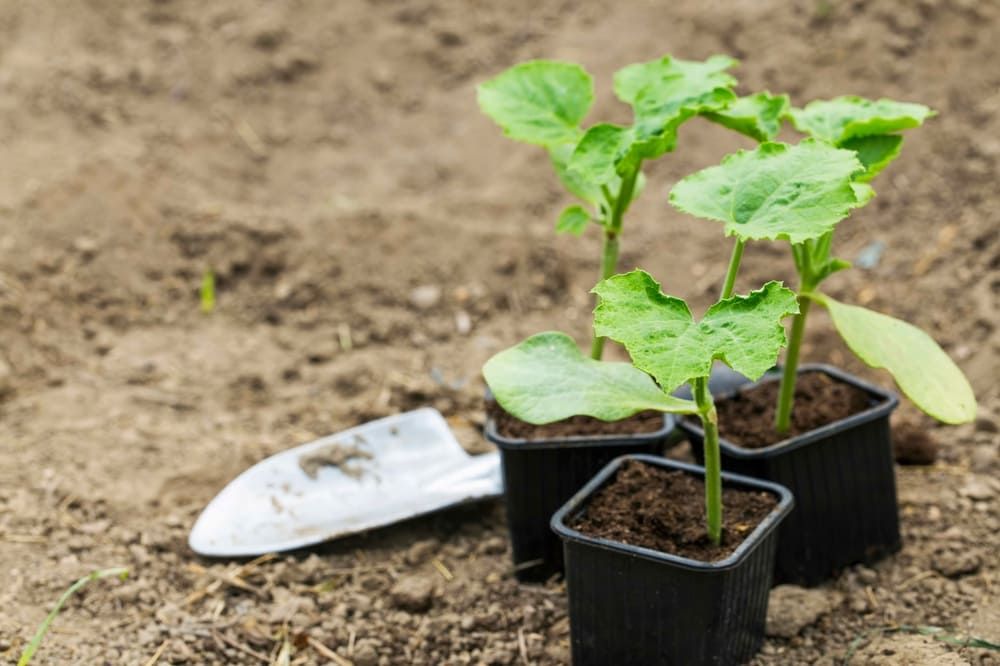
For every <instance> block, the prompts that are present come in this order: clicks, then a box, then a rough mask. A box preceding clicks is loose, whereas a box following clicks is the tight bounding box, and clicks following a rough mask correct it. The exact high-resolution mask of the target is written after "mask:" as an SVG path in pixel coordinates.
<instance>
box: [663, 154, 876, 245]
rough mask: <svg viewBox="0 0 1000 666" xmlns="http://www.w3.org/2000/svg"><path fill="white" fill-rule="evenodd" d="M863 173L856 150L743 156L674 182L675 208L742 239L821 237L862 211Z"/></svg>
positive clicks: (797, 240) (802, 238)
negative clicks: (856, 182)
mask: <svg viewBox="0 0 1000 666" xmlns="http://www.w3.org/2000/svg"><path fill="white" fill-rule="evenodd" d="M862 169H863V167H862V166H861V163H860V162H859V161H858V158H857V157H856V156H855V154H854V152H852V151H850V150H840V149H837V148H834V147H833V146H831V145H830V144H827V143H823V142H821V141H814V140H812V139H806V140H805V141H803V142H802V143H800V144H798V145H797V146H789V145H787V144H784V143H763V144H761V145H760V146H759V147H758V148H757V149H756V150H752V151H746V150H741V151H739V152H738V153H734V154H732V155H729V156H728V157H726V158H725V159H724V160H723V161H722V164H721V165H719V166H714V167H709V168H708V169H704V170H702V171H699V172H697V173H695V174H692V175H690V176H688V177H687V178H685V179H683V180H681V181H680V182H679V183H677V184H676V185H675V186H674V188H673V191H671V193H670V203H672V204H673V205H674V206H675V207H676V208H677V209H679V210H682V211H684V212H686V213H690V214H691V215H695V216H697V217H702V218H706V219H709V220H718V221H720V222H724V223H725V229H726V235H727V236H731V235H736V236H739V237H740V238H741V239H743V240H750V239H756V240H774V239H779V238H781V239H785V240H788V241H790V242H792V243H801V242H803V241H805V240H808V239H811V238H818V237H819V236H822V235H823V234H825V233H826V232H828V231H830V230H832V229H833V228H834V226H835V225H836V224H837V222H839V221H840V220H842V219H844V218H845V217H847V215H848V214H849V213H850V211H851V209H852V208H857V207H859V206H861V205H863V203H864V202H863V201H860V200H859V194H860V193H861V192H860V190H856V189H855V187H853V183H852V182H851V178H852V177H853V176H854V175H855V174H856V173H858V172H860V171H861V170H862Z"/></svg>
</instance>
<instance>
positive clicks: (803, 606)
mask: <svg viewBox="0 0 1000 666" xmlns="http://www.w3.org/2000/svg"><path fill="white" fill-rule="evenodd" d="M842 600H843V598H842V597H841V595H840V594H839V593H837V592H832V591H830V590H822V589H815V590H807V589H805V588H802V587H797V586H795V585H779V586H778V587H776V588H774V589H773V590H771V597H770V601H769V603H768V609H767V629H766V633H767V635H768V636H777V637H781V638H792V637H793V636H797V635H798V633H799V632H800V631H802V630H803V629H805V628H806V627H808V626H809V625H811V624H813V623H814V622H816V620H818V619H819V618H820V617H822V616H823V615H826V614H827V613H829V612H830V611H831V610H832V609H833V608H835V607H836V606H838V605H840V602H841V601H842Z"/></svg>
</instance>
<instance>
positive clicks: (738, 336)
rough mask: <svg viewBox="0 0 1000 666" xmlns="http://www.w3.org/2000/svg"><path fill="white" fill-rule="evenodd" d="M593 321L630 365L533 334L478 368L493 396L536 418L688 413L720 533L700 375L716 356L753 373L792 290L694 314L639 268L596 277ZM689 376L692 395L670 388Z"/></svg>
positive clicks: (766, 362)
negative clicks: (698, 425) (700, 439)
mask: <svg viewBox="0 0 1000 666" xmlns="http://www.w3.org/2000/svg"><path fill="white" fill-rule="evenodd" d="M593 292H594V293H595V294H597V295H598V296H599V297H600V301H599V305H598V306H597V309H596V310H595V311H594V328H595V331H596V332H597V334H598V335H602V336H606V337H608V338H611V339H612V340H614V341H616V342H618V343H620V344H622V345H624V347H625V349H626V350H627V351H628V353H629V355H630V356H631V357H632V364H628V363H613V362H602V361H596V360H593V359H590V358H587V357H585V356H584V355H583V354H582V353H581V352H580V350H579V349H578V348H577V346H576V343H575V342H574V341H573V339H572V338H570V337H569V336H568V335H565V334H563V333H557V332H548V333H540V334H538V335H535V336H532V337H530V338H528V339H527V340H525V341H524V342H522V343H521V344H519V345H517V346H515V347H512V348H510V349H507V350H505V351H502V352H500V353H499V354H497V355H495V356H494V357H493V358H491V359H490V360H489V361H488V362H487V363H486V365H485V366H484V367H483V375H484V376H485V377H486V382H487V384H489V386H490V389H491V390H492V391H493V395H494V397H495V398H496V400H497V402H498V403H499V404H500V406H501V407H503V408H504V409H505V410H507V412H509V413H511V414H513V415H514V416H516V417H517V418H519V419H521V420H523V421H526V422H528V423H533V424H536V425H540V424H544V423H551V422H553V421H559V420H561V419H565V418H569V417H571V416H575V415H578V414H584V415H588V416H592V417H594V418H598V419H601V420H604V421H613V420H618V419H622V418H626V417H628V416H631V415H632V414H635V413H637V412H639V411H642V410H645V409H654V410H658V411H661V412H667V413H672V414H694V415H697V416H698V417H699V418H700V419H701V422H702V425H703V427H704V429H705V440H704V447H705V509H706V511H705V513H706V532H707V534H708V537H709V539H710V540H711V541H712V543H715V544H718V543H719V542H720V539H721V535H722V477H721V467H720V465H721V462H720V460H721V458H720V453H719V430H718V416H717V414H716V410H715V404H714V402H713V400H712V395H711V393H710V392H709V390H708V377H709V374H710V373H711V369H712V363H713V361H715V360H717V359H718V360H721V361H723V362H724V363H726V364H727V365H729V366H730V367H731V368H733V369H734V370H736V371H737V372H740V373H742V374H744V375H746V376H747V377H750V378H753V379H756V378H759V377H761V376H762V375H763V374H764V373H765V372H766V371H767V370H768V368H770V367H771V366H772V365H774V362H775V360H776V359H777V356H778V352H779V351H780V350H781V348H782V347H783V346H784V345H785V329H784V327H783V326H782V324H781V320H782V319H783V318H784V317H786V316H787V315H790V314H794V313H796V312H798V304H797V302H796V297H795V294H794V292H792V291H791V290H789V289H786V288H785V287H783V286H782V285H781V284H780V283H778V282H769V283H767V284H766V285H764V287H763V288H761V289H759V290H757V291H754V292H751V293H750V294H749V295H748V296H731V297H729V298H725V299H722V300H720V301H719V302H718V303H716V304H715V305H713V306H712V307H710V308H709V309H708V311H706V313H705V315H704V317H702V319H701V321H696V320H695V319H694V317H693V315H692V314H691V310H690V309H689V308H688V306H687V304H686V303H685V302H684V301H683V300H681V299H679V298H675V297H673V296H667V295H665V294H664V293H663V292H662V291H661V289H660V285H659V284H658V283H657V282H656V281H655V280H653V278H652V277H650V275H649V274H648V273H646V272H644V271H641V270H636V271H632V272H631V273H626V274H624V275H615V276H614V277H611V278H609V279H607V280H603V281H602V282H600V283H599V284H598V285H597V286H596V287H594V290H593ZM686 382H687V383H690V384H691V386H692V394H693V397H694V400H685V399H682V398H677V397H675V396H673V395H671V391H673V390H674V389H676V388H677V387H679V386H680V385H682V384H684V383H686Z"/></svg>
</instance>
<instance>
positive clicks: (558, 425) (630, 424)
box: [486, 400, 663, 440]
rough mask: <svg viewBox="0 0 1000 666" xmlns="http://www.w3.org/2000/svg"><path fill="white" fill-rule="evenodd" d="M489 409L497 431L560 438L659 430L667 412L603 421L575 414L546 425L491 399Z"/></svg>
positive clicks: (519, 436)
mask: <svg viewBox="0 0 1000 666" xmlns="http://www.w3.org/2000/svg"><path fill="white" fill-rule="evenodd" d="M486 410H487V412H488V413H489V415H490V416H491V417H493V419H494V420H495V421H496V423H497V432H498V433H499V434H500V435H502V436H503V437H507V438H509V439H527V440H539V439H559V438H563V437H593V436H604V435H606V436H614V435H635V434H639V433H646V432H656V431H657V430H660V429H661V428H663V414H661V413H660V412H654V411H652V410H648V411H645V412H639V413H638V414H636V415H634V416H632V417H629V418H627V419H622V420H621V421H601V420H599V419H595V418H591V417H589V416H574V417H572V418H568V419H565V420H562V421H556V422H555V423H548V424H546V425H540V426H536V425H531V424H530V423H525V422H524V421H522V420H520V419H518V418H516V417H514V416H511V415H510V414H508V413H507V412H505V411H504V410H503V408H502V407H500V405H498V404H497V403H496V402H494V401H492V400H490V401H487V403H486Z"/></svg>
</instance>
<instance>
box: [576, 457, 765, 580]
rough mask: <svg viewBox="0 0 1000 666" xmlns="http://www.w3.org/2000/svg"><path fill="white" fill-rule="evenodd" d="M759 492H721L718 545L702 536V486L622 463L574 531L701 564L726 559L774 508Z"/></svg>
mask: <svg viewBox="0 0 1000 666" xmlns="http://www.w3.org/2000/svg"><path fill="white" fill-rule="evenodd" d="M777 503H778V502H777V499H776V498H775V497H774V495H771V494H770V493H766V492H763V491H747V490H738V489H735V488H725V487H723V489H722V506H723V509H722V540H721V542H720V543H719V545H715V544H713V543H712V542H710V541H709V540H708V535H707V534H706V533H705V484H704V482H703V481H702V480H701V479H698V478H697V477H693V476H691V475H690V474H687V473H686V472H682V471H679V470H672V471H671V470H666V469H663V468H660V467H654V466H653V465H647V464H645V463H641V462H638V461H634V460H628V461H626V462H625V463H624V464H623V465H622V467H621V469H619V471H618V474H617V475H616V476H615V479H614V481H612V482H611V483H609V484H608V485H606V486H604V487H603V488H601V490H599V491H598V492H597V493H595V494H594V497H593V499H592V500H591V501H590V503H589V504H588V505H587V509H586V511H585V512H584V513H583V514H582V515H581V516H579V517H578V518H577V519H576V521H575V522H574V523H573V525H572V527H573V529H576V530H579V531H580V532H583V533H584V534H587V535H589V536H595V537H601V538H603V539H609V540H611V541H618V542H621V543H624V544H628V545H630V546H642V547H643V548H649V549H651V550H656V551H659V552H661V553H669V554H671V555H680V556H681V557H686V558H688V559H692V560H698V561H701V562H715V561H718V560H722V559H725V558H726V557H728V556H729V555H730V554H731V553H732V552H733V551H734V550H736V548H738V547H739V545H740V544H741V543H743V541H744V539H745V538H746V536H747V535H748V534H750V533H751V532H752V531H753V530H754V528H755V527H757V525H758V524H759V523H760V522H761V521H762V520H764V518H766V517H767V515H768V514H769V513H770V512H771V511H772V510H773V509H774V507H775V506H776V505H777Z"/></svg>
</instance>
